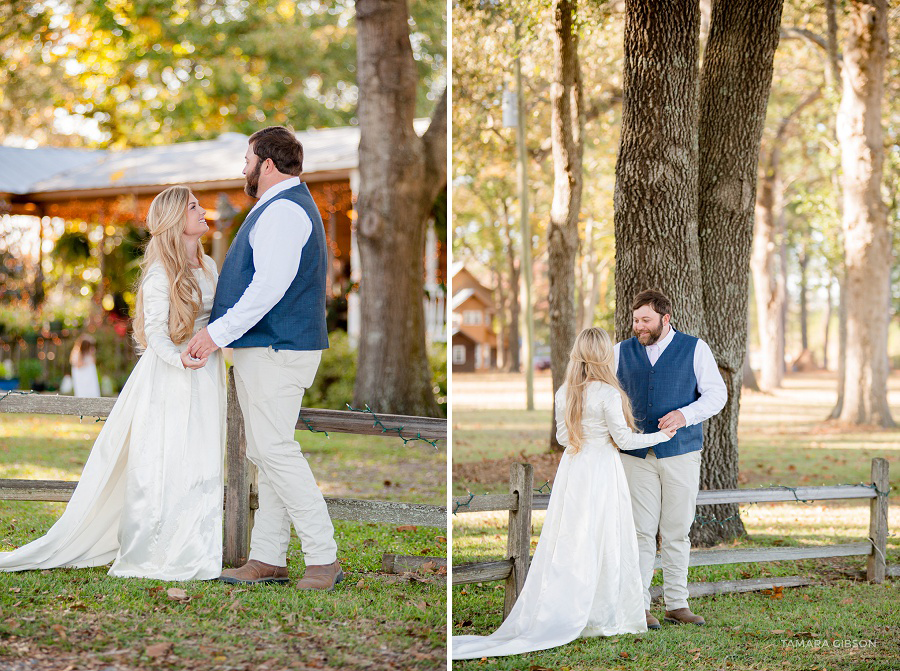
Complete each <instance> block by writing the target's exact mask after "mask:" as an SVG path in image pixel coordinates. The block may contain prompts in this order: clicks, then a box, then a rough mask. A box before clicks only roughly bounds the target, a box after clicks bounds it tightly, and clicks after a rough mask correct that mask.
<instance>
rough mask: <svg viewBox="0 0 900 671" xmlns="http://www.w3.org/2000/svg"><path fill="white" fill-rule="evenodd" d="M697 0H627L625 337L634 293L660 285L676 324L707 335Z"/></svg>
mask: <svg viewBox="0 0 900 671" xmlns="http://www.w3.org/2000/svg"><path fill="white" fill-rule="evenodd" d="M699 29H700V10H699V5H698V3H697V1H696V0H626V2H625V65H624V86H623V88H624V99H623V101H622V127H621V139H620V142H619V155H618V158H617V161H616V186H615V195H614V204H615V237H616V278H615V281H616V340H617V341H621V340H625V339H626V338H629V337H631V336H632V325H631V323H632V316H631V302H632V299H633V298H634V296H635V295H636V294H637V293H638V292H640V291H642V290H644V289H650V288H655V289H659V290H661V291H663V292H664V293H666V294H667V295H668V296H669V297H670V298H671V299H672V302H673V311H674V315H673V325H674V326H675V327H676V328H678V329H680V330H682V331H685V332H686V333H689V334H693V335H700V332H701V331H702V327H703V297H702V291H701V276H700V252H699V241H698V238H697V198H698V196H697V178H698V161H697V155H698V146H697V142H698V140H697V119H698V113H699V87H698V71H697V56H698V35H699Z"/></svg>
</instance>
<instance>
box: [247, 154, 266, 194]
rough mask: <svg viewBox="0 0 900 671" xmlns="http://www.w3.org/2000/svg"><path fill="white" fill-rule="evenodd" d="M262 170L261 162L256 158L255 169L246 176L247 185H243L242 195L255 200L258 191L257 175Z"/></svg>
mask: <svg viewBox="0 0 900 671" xmlns="http://www.w3.org/2000/svg"><path fill="white" fill-rule="evenodd" d="M261 169H262V162H261V161H260V160H259V157H257V161H256V167H255V168H254V169H253V172H251V173H250V174H249V175H247V183H246V184H244V193H246V194H247V195H248V196H250V197H251V198H257V197H258V196H257V195H256V192H257V191H259V173H260V170H261Z"/></svg>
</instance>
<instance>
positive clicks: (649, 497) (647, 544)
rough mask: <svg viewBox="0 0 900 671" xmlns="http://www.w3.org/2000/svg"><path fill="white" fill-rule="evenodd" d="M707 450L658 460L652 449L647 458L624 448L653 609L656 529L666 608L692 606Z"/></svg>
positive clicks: (646, 598)
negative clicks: (690, 584)
mask: <svg viewBox="0 0 900 671" xmlns="http://www.w3.org/2000/svg"><path fill="white" fill-rule="evenodd" d="M700 455H701V451H700V450H698V451H696V452H688V453H687V454H679V455H678V456H675V457H666V458H665V459H657V458H656V455H655V454H654V452H653V449H652V448H651V449H650V451H649V452H648V453H647V458H646V459H640V458H638V457H632V456H629V455H628V454H626V453H624V452H623V453H622V466H623V467H624V469H625V477H626V478H627V479H628V488H629V489H630V490H631V507H632V512H633V514H634V526H635V530H636V531H637V538H638V556H639V558H640V565H641V579H642V581H643V583H644V609H645V610H650V582H651V581H652V580H653V564H654V561H655V559H656V531H657V529H659V535H660V537H661V539H662V543H661V547H660V562H661V564H662V571H663V595H664V597H665V602H666V610H675V609H676V608H687V607H688V601H687V599H688V589H687V573H688V561H689V559H690V551H691V541H690V539H689V538H688V533H689V532H690V530H691V524H692V523H693V521H694V511H695V509H696V505H697V490H698V489H699V488H700V458H701V457H700Z"/></svg>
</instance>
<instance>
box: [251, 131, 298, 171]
mask: <svg viewBox="0 0 900 671" xmlns="http://www.w3.org/2000/svg"><path fill="white" fill-rule="evenodd" d="M250 146H251V147H253V153H254V154H256V155H257V156H258V157H259V160H260V162H262V161H265V160H266V159H267V158H270V159H272V163H274V164H275V167H276V168H277V169H278V172H281V173H284V174H285V175H299V174H300V173H301V172H303V145H302V144H300V141H299V140H298V139H297V136H296V135H294V131H292V130H291V129H290V128H285V127H284V126H269V127H268V128H263V129H262V130H258V131H256V132H255V133H254V134H253V135H251V136H250Z"/></svg>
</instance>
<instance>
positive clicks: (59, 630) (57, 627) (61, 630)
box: [50, 624, 69, 641]
mask: <svg viewBox="0 0 900 671" xmlns="http://www.w3.org/2000/svg"><path fill="white" fill-rule="evenodd" d="M50 628H51V629H52V630H53V631H55V632H56V634H57V636H59V639H60V640H61V641H67V640H69V639H68V638H67V637H66V628H65V627H64V626H62V625H61V624H54V625H53V626H52V627H50Z"/></svg>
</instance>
